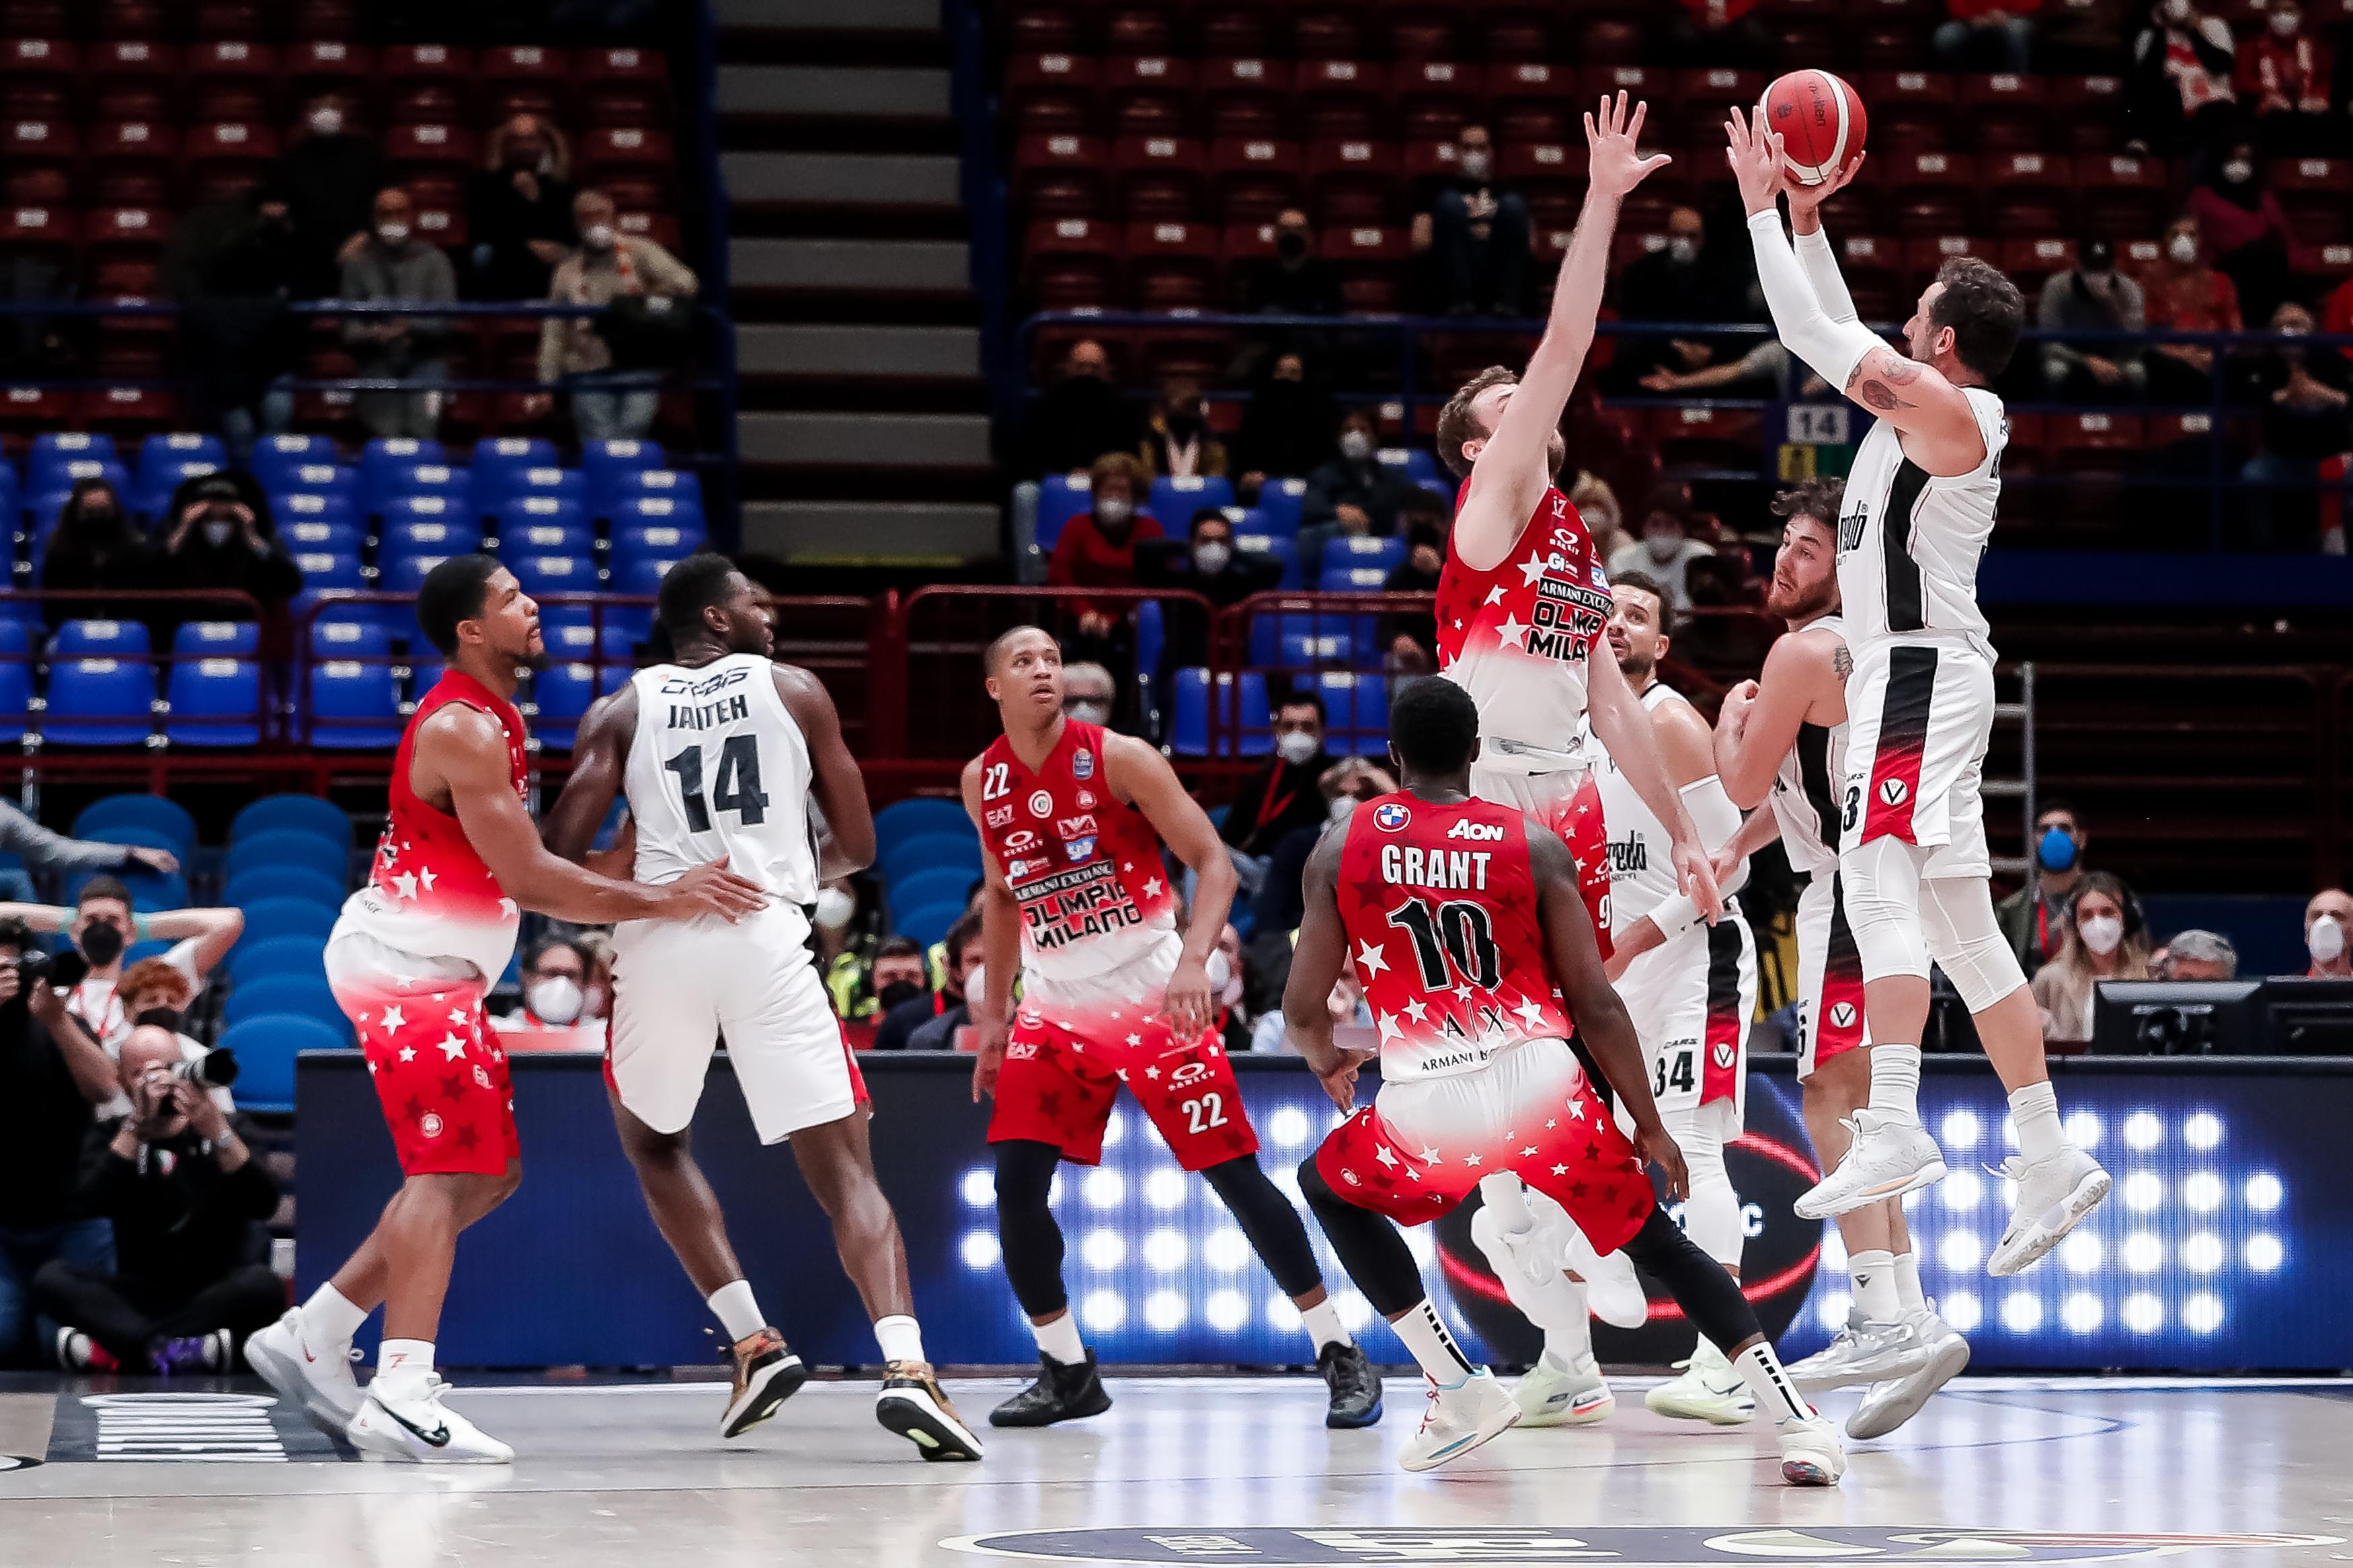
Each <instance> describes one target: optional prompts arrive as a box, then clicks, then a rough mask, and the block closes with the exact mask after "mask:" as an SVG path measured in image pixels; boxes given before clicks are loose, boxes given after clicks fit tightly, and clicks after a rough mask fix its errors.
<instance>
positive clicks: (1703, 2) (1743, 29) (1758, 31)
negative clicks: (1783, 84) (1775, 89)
mask: <svg viewBox="0 0 2353 1568" xmlns="http://www.w3.org/2000/svg"><path fill="white" fill-rule="evenodd" d="M1656 14H1657V15H1658V16H1662V17H1663V18H1664V20H1665V26H1664V30H1663V33H1658V32H1654V34H1653V37H1652V41H1651V53H1652V54H1653V55H1655V56H1656V57H1658V58H1662V59H1672V60H1673V61H1675V62H1676V63H1677V64H1679V65H1689V66H1724V67H1727V68H1737V69H1749V68H1755V67H1757V66H1760V65H1769V64H1770V63H1771V61H1772V59H1773V57H1774V55H1775V53H1776V52H1777V47H1776V45H1775V43H1774V40H1773V35H1772V34H1771V32H1769V31H1768V30H1767V28H1766V26H1765V23H1764V19H1763V18H1762V17H1760V16H1757V0H1681V4H1680V5H1658V6H1657V7H1656Z"/></svg>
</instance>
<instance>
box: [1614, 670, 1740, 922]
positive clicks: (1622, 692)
mask: <svg viewBox="0 0 2353 1568" xmlns="http://www.w3.org/2000/svg"><path fill="white" fill-rule="evenodd" d="M1585 665H1586V676H1585V699H1586V703H1587V707H1588V710H1589V711H1590V712H1591V714H1592V716H1593V733H1594V735H1595V737H1596V738H1597V739H1599V741H1600V742H1601V744H1602V746H1603V748H1604V749H1606V750H1607V751H1608V752H1609V760H1610V761H1611V762H1613V763H1617V764H1618V771H1619V772H1620V773H1623V774H1625V775H1626V782H1627V783H1628V784H1631V785H1632V786H1633V788H1634V793H1635V795H1639V796H1640V797H1641V802H1642V804H1643V805H1647V806H1649V807H1650V808H1651V816H1655V817H1657V818H1658V819H1659V820H1660V821H1661V822H1662V823H1663V824H1665V826H1666V829H1667V837H1668V838H1669V840H1670V841H1672V844H1673V846H1674V859H1675V885H1676V886H1677V887H1678V888H1679V889H1681V890H1682V891H1683V892H1686V893H1689V894H1690V895H1691V898H1692V903H1693V905H1694V907H1695V908H1696V909H1697V910H1699V912H1700V913H1701V914H1703V915H1704V916H1706V917H1707V921H1708V923H1709V924H1710V925H1713V924H1715V918H1716V917H1717V916H1718V915H1720V914H1722V913H1723V912H1724V900H1723V898H1722V897H1721V896H1720V895H1719V894H1718V893H1717V891H1716V887H1715V871H1714V870H1713V869H1712V868H1710V867H1709V865H1708V859H1707V851H1706V849H1705V848H1704V847H1702V846H1701V844H1700V841H1699V832H1698V830H1697V829H1696V828H1694V826H1692V819H1691V813H1690V812H1688V811H1686V810H1684V809H1683V796H1682V795H1681V794H1680V793H1679V792H1678V791H1677V790H1676V788H1675V784H1674V781H1673V780H1672V779H1671V778H1670V777H1669V776H1668V774H1667V765H1666V763H1664V762H1663V761H1662V759H1661V758H1660V755H1659V737H1658V735H1657V733H1656V731H1653V730H1652V729H1651V715H1650V711H1649V710H1647V709H1645V708H1644V707H1643V706H1642V704H1641V700H1639V699H1637V698H1636V697H1635V695H1634V693H1633V690H1632V689H1631V688H1630V687H1629V686H1627V684H1626V677H1625V676H1624V674H1623V673H1621V672H1620V670H1619V668H1618V661H1617V660H1616V659H1615V658H1611V657H1610V655H1609V648H1608V647H1606V646H1605V645H1603V644H1601V643H1599V642H1598V641H1597V642H1596V643H1595V644H1594V651H1593V657H1591V658H1588V659H1587V660H1586V661H1585Z"/></svg>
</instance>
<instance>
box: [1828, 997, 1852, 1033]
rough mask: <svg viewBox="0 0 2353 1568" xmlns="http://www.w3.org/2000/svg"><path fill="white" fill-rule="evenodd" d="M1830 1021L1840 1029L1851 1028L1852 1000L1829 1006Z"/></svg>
mask: <svg viewBox="0 0 2353 1568" xmlns="http://www.w3.org/2000/svg"><path fill="white" fill-rule="evenodd" d="M1831 1023H1833V1024H1835V1025H1837V1026H1839V1027H1840V1028H1841V1029H1852V1028H1853V1027H1854V1004H1853V1003H1852V1002H1838V1003H1833V1004H1832V1005H1831Z"/></svg>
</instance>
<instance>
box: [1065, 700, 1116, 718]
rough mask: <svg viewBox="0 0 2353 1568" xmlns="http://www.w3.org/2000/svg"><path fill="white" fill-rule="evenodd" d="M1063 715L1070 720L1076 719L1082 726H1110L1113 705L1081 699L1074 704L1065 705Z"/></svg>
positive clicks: (1067, 703)
mask: <svg viewBox="0 0 2353 1568" xmlns="http://www.w3.org/2000/svg"><path fill="white" fill-rule="evenodd" d="M1062 715H1063V717H1065V718H1068V719H1076V720H1077V721H1079V722H1080V723H1082V724H1108V723H1110V722H1111V704H1110V703H1108V702H1090V701H1088V700H1086V699H1084V698H1080V699H1079V700H1076V701H1074V702H1066V703H1064V704H1063V705H1062Z"/></svg>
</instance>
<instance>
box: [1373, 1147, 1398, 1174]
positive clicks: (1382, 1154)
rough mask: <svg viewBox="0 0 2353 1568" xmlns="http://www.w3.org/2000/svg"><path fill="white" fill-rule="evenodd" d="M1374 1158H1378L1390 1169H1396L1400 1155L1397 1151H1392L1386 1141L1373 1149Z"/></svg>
mask: <svg viewBox="0 0 2353 1568" xmlns="http://www.w3.org/2000/svg"><path fill="white" fill-rule="evenodd" d="M1373 1158H1374V1159H1376V1160H1378V1161H1379V1162H1380V1163H1382V1165H1383V1166H1385V1167H1388V1168H1389V1169H1395V1168H1396V1166H1397V1163H1398V1157H1397V1155H1396V1154H1395V1153H1393V1152H1391V1151H1390V1149H1389V1146H1388V1144H1386V1143H1384V1144H1382V1145H1381V1146H1380V1147H1379V1148H1377V1149H1376V1150H1374V1151H1373Z"/></svg>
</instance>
